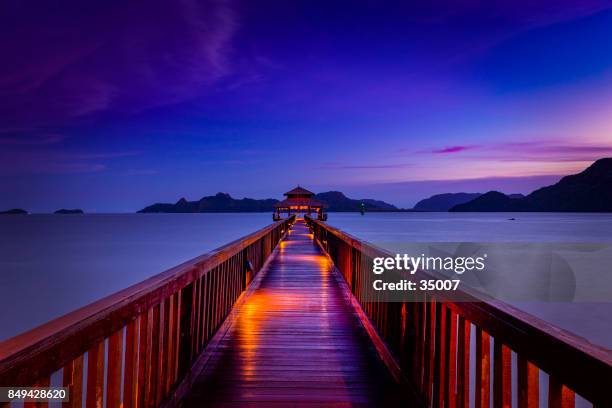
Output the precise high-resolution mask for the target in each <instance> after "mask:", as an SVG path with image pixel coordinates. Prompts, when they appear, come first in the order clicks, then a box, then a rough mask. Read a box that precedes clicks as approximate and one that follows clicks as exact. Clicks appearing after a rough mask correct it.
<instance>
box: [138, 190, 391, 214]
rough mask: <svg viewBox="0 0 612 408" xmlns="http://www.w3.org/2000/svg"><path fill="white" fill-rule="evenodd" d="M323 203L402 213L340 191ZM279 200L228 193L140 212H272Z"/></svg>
mask: <svg viewBox="0 0 612 408" xmlns="http://www.w3.org/2000/svg"><path fill="white" fill-rule="evenodd" d="M315 198H316V199H317V200H319V201H321V202H323V203H324V204H325V205H326V206H327V208H326V210H327V211H334V212H342V211H344V212H348V211H359V210H360V209H361V208H362V203H363V207H364V208H365V210H366V211H401V210H400V209H399V208H397V207H396V206H394V205H392V204H389V203H386V202H384V201H380V200H374V199H368V198H366V199H361V200H356V199H352V198H348V197H347V196H346V195H344V194H343V193H341V192H340V191H327V192H324V193H319V194H316V195H315ZM278 201H279V200H276V199H273V198H267V199H262V200H257V199H253V198H241V199H236V198H233V197H231V196H230V195H229V194H227V193H217V194H216V195H214V196H207V197H202V198H201V199H200V200H198V201H187V199H185V198H181V199H180V200H178V201H177V202H176V203H174V204H168V203H157V204H153V205H150V206H148V207H145V208H143V209H142V210H140V211H138V212H139V213H201V212H268V211H272V209H273V206H274V204H276V203H277V202H278Z"/></svg>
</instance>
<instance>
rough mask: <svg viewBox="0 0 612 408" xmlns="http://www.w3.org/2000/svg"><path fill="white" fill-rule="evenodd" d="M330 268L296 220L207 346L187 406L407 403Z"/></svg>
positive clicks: (316, 405) (188, 396)
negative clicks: (205, 358)
mask: <svg viewBox="0 0 612 408" xmlns="http://www.w3.org/2000/svg"><path fill="white" fill-rule="evenodd" d="M331 268H332V265H331V262H330V261H329V260H328V258H327V257H326V256H325V255H324V254H323V252H322V251H321V250H320V249H319V247H318V246H316V244H315V243H314V241H313V237H312V235H311V234H310V233H309V230H308V228H307V227H306V225H305V223H304V222H303V221H300V220H298V222H297V223H296V224H295V225H294V226H293V228H292V230H291V232H290V234H289V235H288V237H287V238H286V239H285V240H284V241H283V242H281V244H280V245H279V247H278V248H277V249H276V251H275V252H274V253H273V254H272V256H271V259H270V262H269V263H268V264H267V265H266V266H265V268H264V269H263V270H262V271H261V272H260V274H259V275H258V279H257V280H256V281H255V282H254V285H253V289H251V290H249V292H247V294H246V298H245V299H244V302H243V303H242V304H241V305H239V306H238V307H237V309H236V310H235V317H234V318H233V320H232V321H231V323H230V326H229V328H228V329H227V331H226V332H225V334H223V335H220V338H219V339H217V340H218V342H217V344H211V346H210V347H209V349H210V350H207V351H206V353H208V354H209V355H208V357H209V358H210V359H209V360H208V362H207V363H206V365H205V367H204V369H203V370H202V372H201V374H200V375H199V376H198V378H197V379H196V380H195V381H194V385H193V387H192V388H191V390H190V391H189V393H188V395H187V397H186V398H185V399H184V400H183V401H182V404H183V406H188V407H203V406H206V407H370V406H376V407H383V406H384V407H392V406H399V405H400V404H402V401H400V399H399V392H398V391H397V389H396V385H395V384H394V383H393V382H392V380H391V378H390V376H389V375H388V373H387V371H386V369H385V368H384V366H383V365H382V363H381V362H380V361H379V359H378V357H377V355H376V351H375V349H374V347H373V345H372V344H371V341H370V339H369V338H368V337H367V334H366V332H365V330H364V329H363V326H362V325H361V323H360V322H359V319H358V316H357V314H356V313H355V311H354V309H353V307H352V306H351V304H350V303H349V301H348V299H347V298H346V294H345V291H343V290H342V288H341V286H340V285H339V283H338V281H337V280H336V276H335V274H334V273H333V272H332V269H331ZM221 336H222V337H221ZM402 405H403V406H408V405H406V404H405V402H403V404H402Z"/></svg>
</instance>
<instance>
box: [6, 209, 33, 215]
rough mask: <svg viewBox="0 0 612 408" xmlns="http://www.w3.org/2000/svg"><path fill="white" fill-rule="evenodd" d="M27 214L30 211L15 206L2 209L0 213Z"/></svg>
mask: <svg viewBox="0 0 612 408" xmlns="http://www.w3.org/2000/svg"><path fill="white" fill-rule="evenodd" d="M25 214H28V212H27V211H26V210H23V209H21V208H13V209H11V210H7V211H0V215H25Z"/></svg>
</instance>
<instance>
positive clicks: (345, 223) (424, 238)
mask: <svg viewBox="0 0 612 408" xmlns="http://www.w3.org/2000/svg"><path fill="white" fill-rule="evenodd" d="M512 219H513V220H512ZM328 223H329V224H330V225H333V226H335V227H337V228H340V229H342V230H344V231H346V232H348V233H350V234H352V235H355V236H356V237H359V238H361V239H364V240H366V241H369V242H372V243H374V244H376V245H379V246H381V247H386V248H387V249H389V250H391V251H392V250H393V249H394V248H392V247H391V246H392V245H391V244H392V243H397V242H523V243H546V242H555V243H559V242H562V243H575V242H581V243H611V242H612V214H569V213H366V214H365V215H363V216H361V215H360V214H353V213H342V214H330V216H329V220H328ZM580 256H584V257H588V256H591V257H592V256H593V255H592V254H582V255H580ZM591 261H593V260H591ZM595 261H596V260H595ZM591 263H595V262H591ZM575 272H576V273H577V274H580V273H581V270H580V269H576V270H575ZM583 272H585V273H586V271H583ZM598 273H599V274H600V275H601V276H593V275H592V274H591V275H589V277H588V279H589V280H590V283H592V284H593V285H598V284H600V285H601V284H602V282H604V281H605V282H606V285H608V286H607V287H610V286H609V283H610V279H611V277H612V264H609V265H608V264H605V265H600V266H599V267H598ZM604 275H605V276H604ZM578 278H580V276H578ZM611 294H612V293H611ZM511 303H512V304H513V305H514V306H516V307H519V308H521V309H523V310H525V311H527V312H529V313H530V314H532V315H534V316H536V317H539V318H541V319H543V320H546V321H548V322H550V323H553V324H554V325H556V326H558V327H561V328H563V329H566V330H569V331H571V332H574V333H575V334H577V335H579V336H582V337H584V338H586V339H588V340H589V341H591V342H593V343H596V344H599V345H602V346H604V347H607V348H610V349H612V317H611V316H612V302H601V301H598V302H588V301H581V302H535V301H531V302H511Z"/></svg>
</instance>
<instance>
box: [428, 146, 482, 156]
mask: <svg viewBox="0 0 612 408" xmlns="http://www.w3.org/2000/svg"><path fill="white" fill-rule="evenodd" d="M478 147H479V146H475V145H471V146H449V147H444V148H442V149H434V150H432V151H431V153H435V154H446V153H459V152H463V151H465V150H473V149H476V148H478Z"/></svg>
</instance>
